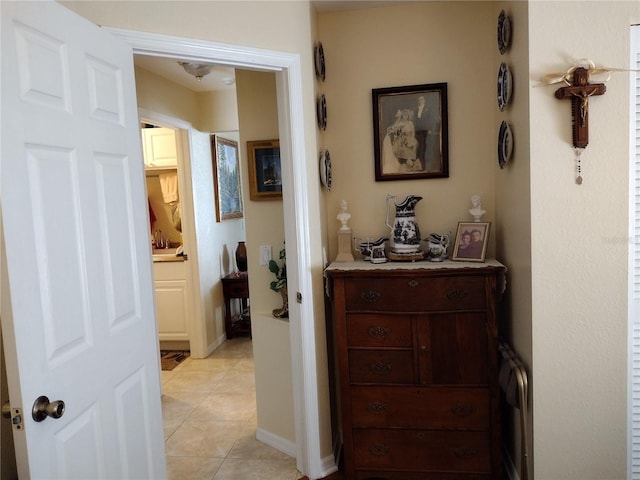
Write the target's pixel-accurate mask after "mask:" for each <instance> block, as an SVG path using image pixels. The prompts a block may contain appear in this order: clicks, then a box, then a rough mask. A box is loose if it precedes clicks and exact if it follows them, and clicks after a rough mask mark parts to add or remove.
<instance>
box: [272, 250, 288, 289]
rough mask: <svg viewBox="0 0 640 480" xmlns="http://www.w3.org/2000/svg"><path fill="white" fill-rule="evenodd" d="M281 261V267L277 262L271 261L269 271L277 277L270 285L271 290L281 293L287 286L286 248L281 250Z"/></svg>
mask: <svg viewBox="0 0 640 480" xmlns="http://www.w3.org/2000/svg"><path fill="white" fill-rule="evenodd" d="M280 261H281V262H282V264H281V265H280V264H278V262H276V261H275V260H269V271H270V272H271V273H273V274H274V275H275V276H276V279H275V280H274V281H272V282H271V284H270V285H269V288H271V290H273V291H274V292H279V291H280V290H282V289H283V288H285V287H286V286H287V253H286V251H285V249H284V247H283V248H282V250H280Z"/></svg>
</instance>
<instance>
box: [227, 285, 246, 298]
mask: <svg viewBox="0 0 640 480" xmlns="http://www.w3.org/2000/svg"><path fill="white" fill-rule="evenodd" d="M224 292H225V293H226V294H227V295H228V296H229V297H231V298H245V297H248V296H249V286H248V285H246V284H244V285H243V284H240V283H230V284H227V285H225V286H224Z"/></svg>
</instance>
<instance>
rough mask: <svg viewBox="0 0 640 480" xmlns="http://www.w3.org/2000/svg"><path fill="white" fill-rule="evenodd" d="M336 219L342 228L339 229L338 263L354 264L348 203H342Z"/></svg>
mask: <svg viewBox="0 0 640 480" xmlns="http://www.w3.org/2000/svg"><path fill="white" fill-rule="evenodd" d="M336 218H337V219H338V220H339V221H340V224H341V226H340V228H339V229H338V256H337V257H336V262H353V261H355V260H354V258H353V253H352V251H351V245H352V244H353V239H352V235H351V228H349V225H347V222H348V221H349V219H350V218H351V214H350V213H349V212H347V201H346V200H341V201H340V211H339V212H338V215H337V216H336Z"/></svg>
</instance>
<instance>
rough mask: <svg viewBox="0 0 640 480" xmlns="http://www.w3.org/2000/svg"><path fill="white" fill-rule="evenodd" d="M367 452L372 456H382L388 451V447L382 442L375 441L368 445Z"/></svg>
mask: <svg viewBox="0 0 640 480" xmlns="http://www.w3.org/2000/svg"><path fill="white" fill-rule="evenodd" d="M369 453H370V454H371V455H373V456H374V457H384V456H385V455H386V454H387V453H389V447H387V446H386V445H384V444H382V443H376V444H375V445H371V446H370V447H369Z"/></svg>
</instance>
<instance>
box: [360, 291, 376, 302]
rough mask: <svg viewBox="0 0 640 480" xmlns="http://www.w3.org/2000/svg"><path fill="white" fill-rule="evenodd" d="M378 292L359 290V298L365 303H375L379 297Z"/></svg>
mask: <svg viewBox="0 0 640 480" xmlns="http://www.w3.org/2000/svg"><path fill="white" fill-rule="evenodd" d="M380 295H381V294H380V292H376V291H375V290H362V291H361V292H360V298H361V299H362V300H363V301H364V302H365V303H376V302H377V301H378V299H379V298H380Z"/></svg>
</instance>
